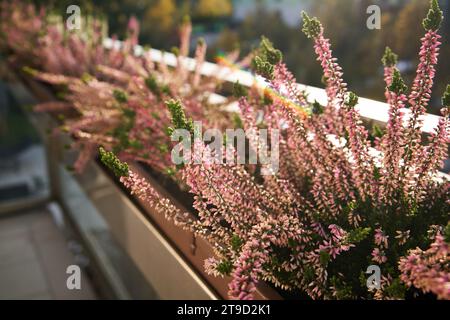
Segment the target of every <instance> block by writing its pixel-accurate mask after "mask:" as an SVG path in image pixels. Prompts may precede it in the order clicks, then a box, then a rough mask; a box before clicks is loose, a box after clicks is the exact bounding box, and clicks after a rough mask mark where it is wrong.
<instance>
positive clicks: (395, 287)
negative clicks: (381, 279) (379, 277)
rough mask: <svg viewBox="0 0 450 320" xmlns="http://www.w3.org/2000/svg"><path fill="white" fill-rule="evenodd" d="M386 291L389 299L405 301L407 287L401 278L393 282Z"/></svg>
mask: <svg viewBox="0 0 450 320" xmlns="http://www.w3.org/2000/svg"><path fill="white" fill-rule="evenodd" d="M384 291H385V293H386V294H387V295H388V296H389V297H395V298H397V299H404V298H405V293H406V287H405V285H404V284H403V283H402V282H401V280H400V279H399V278H395V279H393V280H392V283H391V284H390V285H389V286H388V287H387V288H386V289H384Z"/></svg>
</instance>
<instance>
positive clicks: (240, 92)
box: [233, 81, 248, 98]
mask: <svg viewBox="0 0 450 320" xmlns="http://www.w3.org/2000/svg"><path fill="white" fill-rule="evenodd" d="M247 95H248V91H247V88H245V87H244V86H243V85H242V84H240V83H239V81H236V82H235V83H234V84H233V96H234V97H236V98H241V97H247Z"/></svg>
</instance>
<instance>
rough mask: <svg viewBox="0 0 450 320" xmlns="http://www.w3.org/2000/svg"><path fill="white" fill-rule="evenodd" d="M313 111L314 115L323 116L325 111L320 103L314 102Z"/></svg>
mask: <svg viewBox="0 0 450 320" xmlns="http://www.w3.org/2000/svg"><path fill="white" fill-rule="evenodd" d="M311 111H312V113H313V114H322V113H323V111H324V108H323V106H322V105H321V104H320V103H319V102H317V101H314V102H313V104H312V109H311Z"/></svg>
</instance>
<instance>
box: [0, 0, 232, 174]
mask: <svg viewBox="0 0 450 320" xmlns="http://www.w3.org/2000/svg"><path fill="white" fill-rule="evenodd" d="M2 6H3V7H2V14H4V15H5V20H3V21H2V24H1V30H3V32H4V34H5V35H7V37H6V38H5V39H4V40H5V41H2V42H1V43H2V45H4V46H5V48H4V49H5V51H6V52H7V53H9V57H10V58H11V59H12V60H14V61H13V65H14V66H15V67H16V68H17V69H23V71H25V75H26V76H32V77H33V78H34V79H36V80H39V81H42V82H45V83H47V84H50V85H51V86H52V89H53V90H54V92H56V95H57V97H58V101H50V102H45V103H41V104H39V105H37V106H36V107H35V110H36V111H41V112H43V111H46V112H52V113H54V114H55V115H58V118H59V120H60V121H61V122H62V124H61V126H60V129H62V130H63V131H64V132H66V133H68V134H70V135H71V136H72V137H73V138H75V139H74V143H73V145H72V147H74V148H76V149H78V150H80V155H79V157H78V159H77V161H76V162H75V164H74V169H75V170H76V171H78V172H79V171H81V170H83V168H84V167H85V165H86V163H87V162H88V160H89V159H91V158H92V156H93V154H94V153H95V152H96V150H97V147H98V146H99V145H102V146H104V147H105V148H107V149H108V150H113V151H114V152H116V153H118V154H119V155H120V156H121V157H122V159H127V160H137V161H140V162H143V163H146V164H148V165H150V167H151V168H153V169H154V170H155V171H157V172H161V173H166V174H169V175H174V174H176V167H175V165H174V164H173V163H172V162H171V157H170V152H169V149H170V147H171V144H172V142H171V139H170V135H169V134H168V133H167V128H168V127H169V125H170V122H171V118H170V114H169V112H168V110H167V108H166V105H165V103H164V101H165V100H168V99H170V98H178V99H182V100H183V101H184V103H185V105H186V107H187V108H188V111H189V114H190V115H191V116H192V117H193V118H194V119H195V120H203V122H204V125H205V127H209V126H210V127H222V126H224V125H225V124H227V123H231V118H232V116H231V115H230V114H228V113H226V112H224V111H222V110H221V105H222V103H216V104H214V105H213V104H211V103H209V98H210V96H211V94H213V93H214V91H215V90H216V89H217V88H218V87H219V85H220V81H219V80H218V79H216V78H210V77H204V76H202V75H201V72H200V71H201V69H200V68H201V67H202V65H203V63H204V61H205V55H206V49H207V46H206V43H205V42H204V41H203V40H201V39H200V40H199V41H198V43H197V47H196V49H195V53H194V55H195V58H194V61H193V62H194V69H193V70H192V72H191V70H190V69H189V68H190V65H189V63H188V61H187V59H186V58H187V57H188V55H189V51H190V50H189V46H190V40H191V31H192V26H191V23H190V20H189V18H185V19H184V21H183V23H182V24H181V26H180V28H179V35H180V47H179V48H174V50H173V51H174V52H175V53H176V59H177V62H176V66H175V67H174V68H169V67H168V66H167V65H166V64H165V63H164V61H162V62H161V63H158V64H156V63H154V62H152V60H151V59H150V53H149V52H148V51H144V53H143V54H142V55H141V56H140V57H137V56H135V55H134V49H135V46H136V45H137V39H138V32H139V24H138V22H137V20H136V19H135V18H131V19H130V21H129V24H128V32H127V33H128V38H127V39H126V40H125V41H123V42H122V45H121V47H120V48H116V47H113V48H111V49H106V48H104V46H103V40H104V37H103V34H102V32H101V29H100V28H99V27H100V25H99V24H98V23H99V22H98V21H96V20H94V21H92V24H87V25H85V26H84V27H83V32H82V33H76V32H75V33H73V32H70V31H68V30H64V28H63V25H62V23H61V21H60V20H59V19H55V17H53V19H50V18H48V16H47V15H46V14H45V12H44V11H41V12H40V13H39V14H37V13H36V9H35V8H34V7H33V6H31V5H29V6H28V5H25V4H24V3H22V2H19V1H14V2H12V3H10V4H8V3H3V2H2ZM24 8H26V10H25V9H24ZM50 20H52V21H50ZM55 20H56V21H57V22H58V23H55V22H54V21H55ZM22 22H25V23H24V24H21V23H22ZM30 25H32V26H33V28H31V27H30ZM38 26H39V28H37V27H38ZM16 28H17V30H16ZM17 41H25V42H26V44H27V45H28V44H30V45H32V47H27V46H25V47H24V48H22V47H20V46H17V45H16V44H17ZM8 51H9V52H8ZM235 58H236V57H235ZM226 103H229V102H228V100H226V99H225V102H224V103H223V104H226ZM74 111H75V112H74ZM67 115H68V116H67Z"/></svg>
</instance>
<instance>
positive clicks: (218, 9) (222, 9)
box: [195, 0, 233, 19]
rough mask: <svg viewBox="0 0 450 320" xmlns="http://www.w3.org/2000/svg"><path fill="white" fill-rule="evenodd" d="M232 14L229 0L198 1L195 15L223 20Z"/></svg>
mask: <svg viewBox="0 0 450 320" xmlns="http://www.w3.org/2000/svg"><path fill="white" fill-rule="evenodd" d="M232 12H233V6H232V4H231V1H230V0H199V1H198V4H197V7H196V10H195V13H196V15H197V16H198V17H201V18H210V19H211V18H223V17H228V16H230V15H231V13H232Z"/></svg>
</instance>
